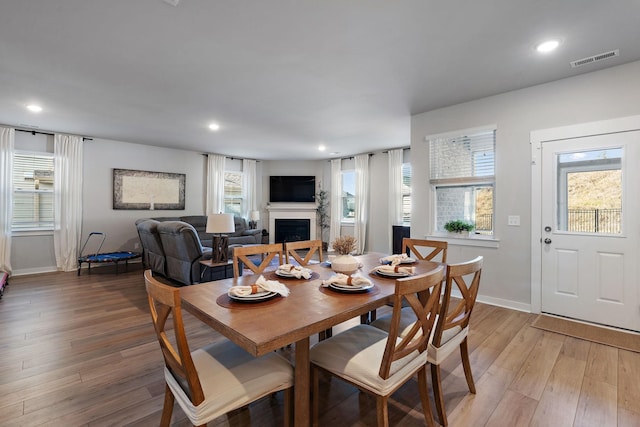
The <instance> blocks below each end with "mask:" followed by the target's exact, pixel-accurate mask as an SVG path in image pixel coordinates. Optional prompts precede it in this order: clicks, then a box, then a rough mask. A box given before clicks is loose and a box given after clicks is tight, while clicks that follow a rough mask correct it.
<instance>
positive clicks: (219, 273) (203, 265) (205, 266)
mask: <svg viewBox="0 0 640 427" xmlns="http://www.w3.org/2000/svg"><path fill="white" fill-rule="evenodd" d="M240 275H242V269H241V270H240ZM232 277H233V260H232V259H230V260H228V261H227V262H213V261H211V260H210V259H205V260H202V261H200V280H201V281H203V282H211V281H213V280H221V279H229V278H232Z"/></svg>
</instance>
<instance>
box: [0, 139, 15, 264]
mask: <svg viewBox="0 0 640 427" xmlns="http://www.w3.org/2000/svg"><path fill="white" fill-rule="evenodd" d="M15 134H16V131H15V129H12V128H5V127H0V270H4V271H6V272H7V273H9V274H11V220H12V218H13V145H14V140H15Z"/></svg>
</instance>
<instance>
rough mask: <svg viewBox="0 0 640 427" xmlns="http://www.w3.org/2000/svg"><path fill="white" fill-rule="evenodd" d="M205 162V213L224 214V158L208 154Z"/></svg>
mask: <svg viewBox="0 0 640 427" xmlns="http://www.w3.org/2000/svg"><path fill="white" fill-rule="evenodd" d="M207 157H208V159H207V160H208V162H207V212H206V214H207V215H208V214H212V213H220V212H224V167H225V165H224V164H225V160H226V157H224V156H220V155H217V154H209V155H208V156H207Z"/></svg>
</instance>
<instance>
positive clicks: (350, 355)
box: [310, 325, 427, 396]
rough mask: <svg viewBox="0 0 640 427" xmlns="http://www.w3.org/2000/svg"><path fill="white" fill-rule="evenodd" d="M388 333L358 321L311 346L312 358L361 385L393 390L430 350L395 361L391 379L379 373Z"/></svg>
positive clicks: (375, 389)
mask: <svg viewBox="0 0 640 427" xmlns="http://www.w3.org/2000/svg"><path fill="white" fill-rule="evenodd" d="M386 342H387V333H386V332H384V331H383V330H381V329H378V328H374V327H372V326H370V325H358V326H354V327H353V328H351V329H348V330H346V331H344V332H342V333H340V334H338V335H334V336H333V337H331V338H328V339H326V340H324V341H320V342H319V343H318V344H316V345H314V346H313V347H312V348H311V350H310V357H311V362H312V363H314V364H316V365H318V366H320V367H322V368H324V369H326V370H328V371H330V372H333V373H335V374H337V375H339V376H340V377H343V378H345V379H346V380H348V381H350V382H352V383H354V384H357V385H359V386H360V387H362V388H364V389H367V390H370V391H373V392H376V393H378V394H381V395H385V396H386V395H388V394H390V393H392V392H393V391H394V390H395V389H396V388H397V387H398V385H401V384H403V383H404V382H405V381H406V380H407V379H408V378H409V377H411V376H412V375H413V374H414V373H415V372H416V371H417V370H418V369H419V368H420V367H421V366H422V365H424V364H425V363H426V362H427V352H426V351H425V352H423V353H419V352H417V351H415V352H413V353H411V354H409V355H407V356H406V357H404V358H402V359H400V360H397V361H395V362H393V364H392V365H391V373H390V376H389V378H388V379H386V380H383V379H382V378H380V376H379V375H378V372H379V371H380V363H381V362H382V356H383V354H384V350H385V345H386Z"/></svg>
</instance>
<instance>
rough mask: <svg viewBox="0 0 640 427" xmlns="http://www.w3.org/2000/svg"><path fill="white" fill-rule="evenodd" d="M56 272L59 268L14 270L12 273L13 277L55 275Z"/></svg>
mask: <svg viewBox="0 0 640 427" xmlns="http://www.w3.org/2000/svg"><path fill="white" fill-rule="evenodd" d="M56 271H58V268H57V267H56V266H49V267H37V268H23V269H20V270H13V271H12V272H11V277H17V276H28V275H30V274H42V273H54V272H56Z"/></svg>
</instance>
